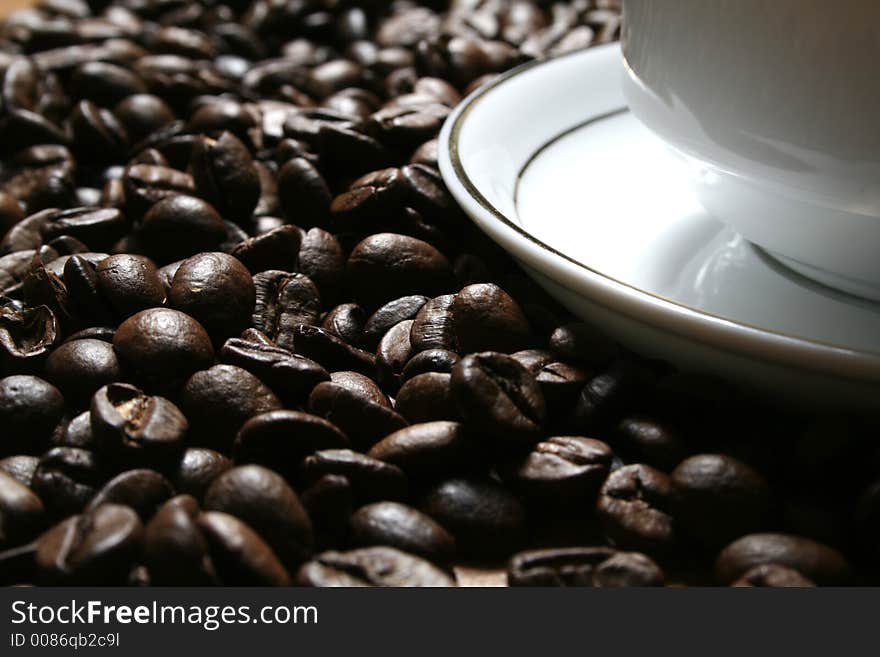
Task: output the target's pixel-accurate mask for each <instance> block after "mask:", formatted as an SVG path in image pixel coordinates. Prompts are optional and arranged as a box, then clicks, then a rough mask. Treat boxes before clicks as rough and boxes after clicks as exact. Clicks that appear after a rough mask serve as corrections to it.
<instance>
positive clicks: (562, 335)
mask: <svg viewBox="0 0 880 657" xmlns="http://www.w3.org/2000/svg"><path fill="white" fill-rule="evenodd" d="M550 349H551V350H552V351H553V353H555V354H556V356H557V357H558V358H560V359H562V360H568V361H574V362H579V363H584V364H585V365H588V366H590V367H605V366H607V365H608V363H610V362H611V361H612V360H614V358H615V357H616V356H617V352H618V349H617V346H616V345H615V344H614V342H612V341H611V340H609V339H608V338H607V337H606V336H605V335H603V334H602V333H600V332H599V331H597V330H596V329H594V328H593V327H592V326H590V325H589V324H584V323H580V322H579V323H574V324H565V325H564V326H560V327H559V328H557V329H556V330H555V331H553V334H552V335H551V336H550Z"/></svg>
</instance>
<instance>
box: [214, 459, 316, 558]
mask: <svg viewBox="0 0 880 657" xmlns="http://www.w3.org/2000/svg"><path fill="white" fill-rule="evenodd" d="M204 506H205V509H206V510H209V511H223V512H225V513H229V514H231V515H233V516H235V517H237V518H239V519H241V520H242V521H244V522H245V523H247V524H248V525H249V526H250V527H251V528H253V529H254V531H256V532H257V533H258V534H260V536H262V537H263V538H264V539H265V540H266V542H267V543H269V545H271V546H272V549H273V550H274V551H275V553H276V554H277V555H278V556H279V558H280V559H281V560H282V561H283V562H284V563H287V564H296V563H300V562H302V561H303V560H305V559H307V558H308V556H309V554H310V553H311V550H312V543H313V537H312V523H311V521H310V520H309V517H308V515H307V514H306V512H305V510H304V509H303V507H302V505H301V504H300V501H299V498H298V497H297V495H296V493H295V492H293V489H292V488H290V486H288V485H287V483H286V482H285V481H284V479H282V478H281V477H280V476H279V475H277V474H276V473H275V472H273V471H272V470H269V469H267V468H264V467H261V466H258V465H245V466H239V467H236V468H232V469H231V470H227V471H226V472H224V473H223V474H221V475H220V476H219V477H217V478H216V479H215V480H214V483H212V484H211V486H210V487H209V488H208V490H207V492H206V493H205V503H204Z"/></svg>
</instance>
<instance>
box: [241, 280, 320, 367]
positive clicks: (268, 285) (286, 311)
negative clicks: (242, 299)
mask: <svg viewBox="0 0 880 657" xmlns="http://www.w3.org/2000/svg"><path fill="white" fill-rule="evenodd" d="M253 281H254V286H255V288H256V304H255V307H254V311H253V317H252V324H253V326H254V327H255V328H257V329H259V330H260V331H262V332H263V333H265V334H266V335H267V336H269V338H271V339H272V340H274V341H275V342H277V343H278V346H279V347H284V348H285V349H290V350H291V351H292V350H294V349H295V348H296V346H297V345H295V344H294V342H295V333H294V332H295V330H296V328H297V327H298V326H299V325H301V324H306V325H313V324H318V322H319V319H320V316H321V293H320V292H319V291H318V288H317V286H316V285H315V284H314V283H313V282H312V280H311V279H310V278H309V277H308V276H305V275H303V274H293V273H289V272H283V271H278V270H274V269H273V270H268V271H263V272H260V273H259V274H257V275H256V276H254V278H253ZM297 351H298V350H297ZM298 353H299V351H298ZM303 355H305V356H309V354H303ZM318 360H319V361H320V359H318Z"/></svg>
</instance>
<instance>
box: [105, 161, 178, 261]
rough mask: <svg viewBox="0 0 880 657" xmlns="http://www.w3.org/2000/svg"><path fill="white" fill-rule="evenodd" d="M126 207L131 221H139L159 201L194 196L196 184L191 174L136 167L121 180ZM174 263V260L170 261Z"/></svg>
mask: <svg viewBox="0 0 880 657" xmlns="http://www.w3.org/2000/svg"><path fill="white" fill-rule="evenodd" d="M122 184H123V188H124V192H125V207H126V212H127V214H128V215H129V219H134V220H137V219H140V218H141V217H143V216H144V215H145V214H146V212H147V211H148V210H149V209H150V208H151V207H153V205H155V204H156V203H158V202H159V201H161V200H163V199H166V198H169V197H172V196H177V195H181V194H192V193H193V192H194V191H195V183H193V179H192V176H190V175H189V174H186V173H183V172H182V171H178V170H177V169H172V168H170V167H165V166H158V165H155V164H133V165H132V166H130V167H128V168H126V170H125V175H124V176H123V177H122ZM169 259H170V260H173V259H174V258H169Z"/></svg>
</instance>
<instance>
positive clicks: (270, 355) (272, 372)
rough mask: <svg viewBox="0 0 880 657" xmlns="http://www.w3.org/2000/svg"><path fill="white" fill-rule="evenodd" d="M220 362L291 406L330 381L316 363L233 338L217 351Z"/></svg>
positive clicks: (278, 349)
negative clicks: (245, 373) (250, 377)
mask: <svg viewBox="0 0 880 657" xmlns="http://www.w3.org/2000/svg"><path fill="white" fill-rule="evenodd" d="M220 360H222V361H223V362H225V363H229V364H230V365H236V366H238V367H241V368H242V369H245V370H247V371H248V372H250V373H251V374H253V375H254V376H256V377H257V378H258V379H260V380H261V381H263V382H264V383H265V384H266V385H268V386H269V387H270V388H272V390H273V391H274V392H275V394H276V395H278V396H279V397H280V398H281V399H283V400H285V401H286V402H287V403H290V404H299V403H301V402H303V401H305V400H306V399H307V398H308V396H309V393H311V391H312V389H314V387H315V386H316V385H318V384H319V383H321V382H322V381H329V380H330V375H329V374H328V373H327V370H325V369H324V368H323V367H322V366H321V365H319V364H318V363H316V362H315V361H313V360H311V359H309V358H306V357H305V356H299V355H296V354H294V353H292V352H290V351H288V350H287V349H282V348H281V347H276V346H275V345H274V344H271V343H270V344H262V343H257V342H253V341H250V340H242V339H238V338H232V339H229V340H227V341H226V344H224V345H223V348H222V349H221V350H220Z"/></svg>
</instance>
